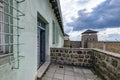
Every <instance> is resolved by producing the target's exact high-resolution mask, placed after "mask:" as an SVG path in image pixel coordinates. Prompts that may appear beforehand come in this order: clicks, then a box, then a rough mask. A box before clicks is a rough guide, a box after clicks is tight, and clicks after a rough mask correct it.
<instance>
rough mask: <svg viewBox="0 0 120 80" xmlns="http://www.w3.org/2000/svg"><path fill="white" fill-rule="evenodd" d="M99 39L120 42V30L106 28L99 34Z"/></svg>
mask: <svg viewBox="0 0 120 80" xmlns="http://www.w3.org/2000/svg"><path fill="white" fill-rule="evenodd" d="M116 34H117V35H119V36H110V35H116ZM98 39H99V40H100V41H110V40H113V41H115V40H118V41H120V28H106V29H102V30H100V31H99V33H98Z"/></svg>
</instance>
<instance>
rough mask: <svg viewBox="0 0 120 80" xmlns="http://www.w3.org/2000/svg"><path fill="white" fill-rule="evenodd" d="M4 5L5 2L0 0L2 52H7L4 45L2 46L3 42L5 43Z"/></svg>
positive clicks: (0, 47) (0, 41)
mask: <svg viewBox="0 0 120 80" xmlns="http://www.w3.org/2000/svg"><path fill="white" fill-rule="evenodd" d="M3 12H4V5H3V2H2V1H0V44H1V45H0V53H4V52H5V49H4V46H2V44H3V43H4V35H3V33H4V24H2V23H3V21H4V13H3Z"/></svg>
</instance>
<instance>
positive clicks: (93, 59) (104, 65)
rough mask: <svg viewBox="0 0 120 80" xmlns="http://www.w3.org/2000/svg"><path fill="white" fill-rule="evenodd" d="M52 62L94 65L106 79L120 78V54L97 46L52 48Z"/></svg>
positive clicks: (82, 65) (84, 65)
mask: <svg viewBox="0 0 120 80" xmlns="http://www.w3.org/2000/svg"><path fill="white" fill-rule="evenodd" d="M51 62H54V63H59V64H69V65H76V66H80V67H92V68H93V69H94V70H95V71H96V72H97V73H99V74H100V75H101V76H102V77H103V78H104V79H105V80H120V54H117V53H112V52H108V51H104V50H100V49H95V48H93V49H87V48H84V49H80V48H51ZM104 79H103V80H104Z"/></svg>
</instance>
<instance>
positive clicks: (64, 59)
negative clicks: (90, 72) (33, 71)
mask: <svg viewBox="0 0 120 80" xmlns="http://www.w3.org/2000/svg"><path fill="white" fill-rule="evenodd" d="M92 53H93V52H92V50H91V49H80V48H51V62H54V63H59V64H68V65H75V66H81V67H91V63H92Z"/></svg>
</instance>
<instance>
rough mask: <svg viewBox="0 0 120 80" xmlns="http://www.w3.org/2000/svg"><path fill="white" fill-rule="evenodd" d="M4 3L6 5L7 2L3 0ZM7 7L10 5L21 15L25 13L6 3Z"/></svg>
mask: <svg viewBox="0 0 120 80" xmlns="http://www.w3.org/2000/svg"><path fill="white" fill-rule="evenodd" d="M3 2H4V3H5V4H6V5H8V3H7V2H6V1H3ZM8 6H9V7H12V8H13V9H15V10H16V11H18V12H20V13H21V14H22V15H23V16H24V15H25V14H24V13H23V12H21V11H20V10H18V9H17V8H15V7H14V6H11V5H8Z"/></svg>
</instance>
